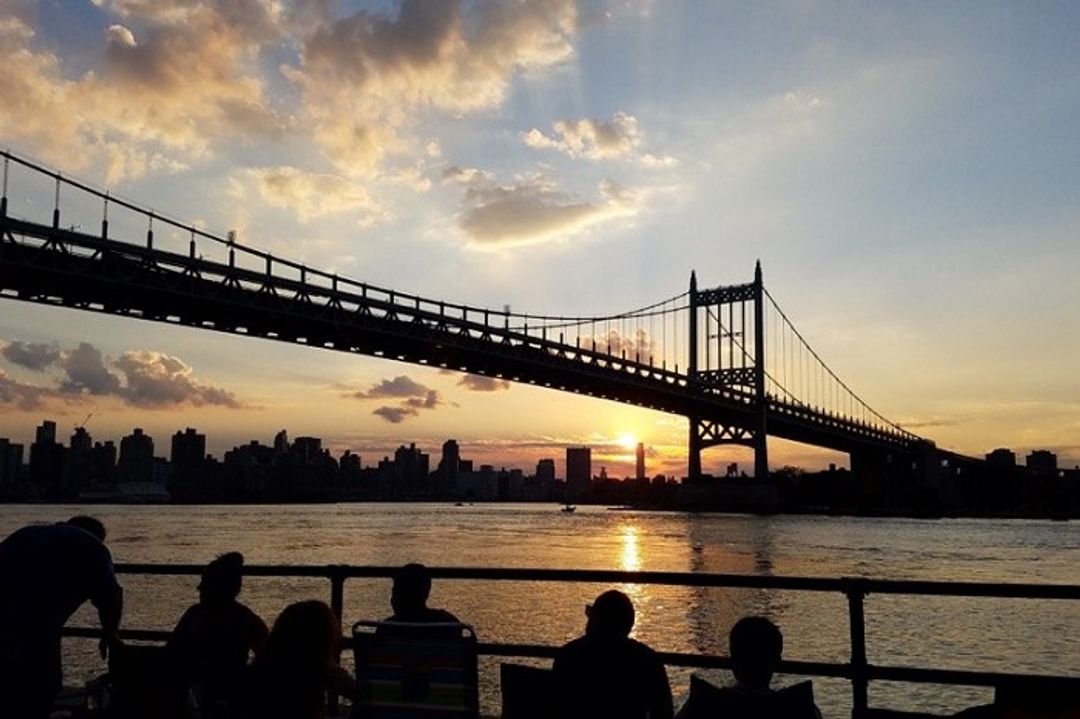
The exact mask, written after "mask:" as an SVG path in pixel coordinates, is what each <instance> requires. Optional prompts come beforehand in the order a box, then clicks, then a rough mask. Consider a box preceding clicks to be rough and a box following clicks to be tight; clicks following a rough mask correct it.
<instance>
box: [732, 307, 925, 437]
mask: <svg viewBox="0 0 1080 719" xmlns="http://www.w3.org/2000/svg"><path fill="white" fill-rule="evenodd" d="M763 291H764V295H765V298H766V299H767V300H768V302H767V304H766V320H765V323H766V327H767V328H768V332H769V335H770V336H769V337H768V339H769V341H768V342H767V343H766V347H767V349H766V358H765V370H766V374H765V376H766V388H767V389H766V391H767V392H768V393H770V394H773V395H776V396H779V397H784V398H787V399H788V400H789V401H791V402H795V403H797V404H800V405H802V406H806V407H811V408H814V409H816V410H818V411H820V412H825V413H827V414H830V415H836V416H843V417H846V418H848V419H852V420H856V421H858V422H861V423H863V424H868V425H870V424H883V425H886V426H887V427H889V428H891V429H894V430H896V431H898V432H902V433H904V434H910V433H909V432H908V431H907V430H905V429H904V428H903V427H901V426H900V425H899V424H897V423H895V422H893V421H891V420H889V419H888V418H887V417H885V416H884V415H882V414H881V413H880V412H878V411H877V410H875V409H874V408H873V407H871V406H870V404H869V403H867V402H866V401H865V400H864V399H862V397H860V396H859V395H858V394H857V393H856V392H855V391H854V390H852V389H851V388H850V387H849V386H848V385H847V383H845V382H844V381H843V380H842V379H840V377H838V376H837V375H836V373H835V372H834V371H833V370H832V368H830V367H829V366H828V364H826V363H825V361H824V360H823V359H821V357H820V356H819V355H818V353H817V352H816V351H815V350H814V348H813V347H811V346H810V343H809V342H807V341H806V338H804V337H803V335H802V333H800V332H799V330H798V329H797V328H796V327H795V325H794V323H792V322H791V320H790V319H789V318H788V316H787V314H785V313H784V311H783V310H782V309H781V308H780V305H779V304H778V303H777V302H776V300H775V299H774V298H773V296H772V295H771V294H769V291H768V290H763ZM744 351H745V350H744Z"/></svg>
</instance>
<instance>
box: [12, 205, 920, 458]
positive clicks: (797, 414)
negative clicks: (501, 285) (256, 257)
mask: <svg viewBox="0 0 1080 719" xmlns="http://www.w3.org/2000/svg"><path fill="white" fill-rule="evenodd" d="M0 226H2V227H3V229H4V231H5V234H6V237H4V238H0V243H8V244H14V245H18V246H20V247H23V248H25V249H28V250H32V251H35V252H45V253H53V252H54V253H56V254H57V257H58V258H60V259H61V260H62V262H63V263H72V262H79V261H82V262H84V263H85V262H94V263H97V262H101V268H100V269H101V271H102V272H105V271H107V270H108V268H109V267H110V266H111V267H112V268H114V269H115V268H117V267H122V266H123V264H124V263H128V265H130V266H131V267H138V268H144V269H147V268H152V272H150V271H149V269H147V271H148V272H149V274H148V281H149V282H150V283H151V285H152V288H151V289H152V290H153V291H156V292H160V291H162V289H163V288H165V287H168V286H169V285H170V284H172V285H174V286H175V287H176V288H177V290H178V291H179V290H181V289H183V290H189V291H191V292H198V291H204V292H210V293H212V294H213V295H214V297H215V299H218V300H220V301H236V300H237V296H242V295H247V296H248V299H249V300H252V298H253V297H258V298H259V299H258V301H259V302H266V301H272V302H276V303H278V304H277V306H276V307H275V309H276V310H277V311H284V310H286V309H288V308H290V307H291V308H292V309H294V310H297V311H299V310H304V311H305V312H310V311H313V310H316V311H320V312H327V311H331V312H339V313H343V314H344V315H345V316H346V317H348V316H353V317H356V318H363V319H374V320H380V321H383V322H386V323H394V324H395V325H400V327H402V328H408V329H409V331H415V330H417V329H419V330H421V331H424V332H427V333H429V334H431V333H433V334H434V335H439V336H441V338H442V340H444V341H448V342H450V341H455V340H457V341H473V342H476V343H480V344H482V345H486V346H487V348H488V350H490V351H492V352H506V351H509V352H514V353H516V354H518V355H520V354H521V353H522V352H532V353H534V354H535V355H536V360H537V361H541V362H547V363H552V362H564V363H569V365H568V366H570V367H571V368H573V367H578V368H580V369H583V370H587V371H590V372H601V373H610V374H611V375H612V376H621V377H625V378H626V379H627V380H629V381H632V382H638V383H641V384H642V385H646V386H649V387H652V388H654V389H659V390H661V391H664V392H666V393H674V394H678V395H685V396H687V397H688V398H692V397H707V398H709V399H711V400H712V401H718V402H722V403H726V404H728V405H731V406H736V407H743V408H749V407H750V405H751V404H752V403H753V397H752V396H751V395H750V394H749V393H747V392H743V391H739V390H736V389H732V388H716V387H706V386H704V385H700V386H699V385H698V384H697V383H694V382H692V381H691V380H689V379H688V378H687V376H686V375H685V374H682V373H680V372H678V371H677V369H676V370H671V369H668V368H666V367H657V366H655V365H654V364H653V363H652V362H651V360H650V361H649V362H643V361H642V360H641V358H640V357H637V356H635V357H627V356H626V355H625V353H624V354H622V355H613V354H611V353H609V352H605V351H603V350H602V349H600V350H598V349H597V348H596V347H595V346H594V347H589V346H588V345H586V346H584V347H583V346H581V345H580V343H577V344H574V345H569V344H566V343H564V342H563V341H562V336H561V335H560V336H559V339H558V340H554V339H549V337H548V335H547V332H546V330H545V329H544V328H542V327H541V328H540V329H539V330H530V329H529V328H528V327H527V326H525V327H520V326H519V327H510V326H509V325H508V322H507V320H506V317H503V318H502V319H503V322H502V323H500V322H498V321H497V320H498V313H495V312H494V311H491V310H487V309H483V308H478V307H470V306H467V305H454V304H449V303H445V302H442V301H436V300H430V299H426V298H423V297H420V296H418V295H408V294H403V293H399V292H396V291H394V290H384V289H381V288H377V287H374V286H370V285H366V284H364V283H354V282H352V281H349V280H344V279H339V278H337V277H336V276H331V275H325V276H326V277H329V278H332V282H331V284H330V286H325V285H324V284H320V283H313V282H312V281H311V279H310V278H311V276H312V274H321V273H317V271H314V270H310V271H305V269H304V268H303V267H302V266H301V265H297V264H295V263H290V262H288V261H281V260H273V259H272V258H270V256H269V255H265V254H260V256H262V257H265V258H266V263H267V264H266V268H265V270H264V271H257V270H252V269H250V268H247V267H243V266H239V265H237V264H236V262H235V260H234V257H233V253H234V250H235V249H236V248H234V247H230V252H229V260H228V264H224V263H220V262H215V261H213V260H207V259H203V258H202V257H200V256H198V255H197V252H196V250H195V249H194V246H193V247H192V249H191V250H190V251H189V253H188V254H187V255H184V254H179V253H175V252H169V251H166V250H163V249H161V248H155V247H153V243H152V241H150V242H148V244H147V245H146V246H143V245H136V244H132V243H129V242H122V241H118V240H114V239H108V238H106V237H98V236H94V235H88V234H85V233H81V232H76V231H74V230H66V229H63V228H52V227H45V226H41V225H38V224H36V223H32V222H28V221H25V220H19V219H16V218H10V217H4V218H0ZM31 238H32V240H33V241H31ZM40 259H41V258H40V257H34V258H33V259H32V260H30V261H32V262H33V263H34V268H35V270H37V271H40V270H41V268H42V265H41V264H40V262H39V260H40ZM274 262H279V263H284V264H286V265H287V266H289V267H293V268H294V269H297V270H298V271H299V276H298V277H289V276H281V275H279V274H277V273H276V271H275V267H274V264H273V263H274ZM72 271H73V272H75V273H76V274H77V275H79V277H82V278H84V279H85V278H86V276H87V272H86V268H83V267H79V268H77V269H73V270H72ZM73 279H74V278H73ZM129 281H131V282H135V281H136V280H135V279H134V278H133V277H132V278H129ZM65 286H66V288H67V290H68V291H70V289H71V287H72V286H73V285H72V284H67V283H66V284H65ZM0 289H3V288H0ZM8 293H9V290H5V294H8ZM24 294H25V293H17V294H16V296H18V297H21V298H24V299H25V297H24V296H23V295H24ZM268 298H270V299H269V300H268ZM32 299H33V300H34V301H38V302H45V303H50V304H59V305H65V304H69V303H70V299H69V298H66V297H61V296H56V297H53V296H52V295H49V294H47V293H45V294H43V295H42V296H39V297H33V298H32ZM180 299H182V298H180ZM252 301H253V300H252ZM98 304H99V305H100V303H98ZM178 304H180V306H182V304H181V303H178ZM77 306H82V307H83V308H84V309H88V310H92V311H110V310H106V308H105V307H104V305H100V306H95V303H85V302H84V303H83V304H82V305H77ZM111 311H113V312H119V313H121V314H126V315H129V316H134V317H139V318H144V319H158V320H160V321H165V322H172V323H182V324H193V325H194V326H198V327H203V328H206V329H213V330H218V331H226V332H232V333H236V334H244V335H248V334H253V333H255V331H254V330H253V329H249V328H247V327H243V326H239V325H238V326H235V327H232V326H228V324H227V323H226V324H224V325H222V324H219V323H214V322H207V321H206V320H201V321H200V320H199V319H195V320H193V321H192V320H185V318H184V316H183V314H184V313H183V311H182V310H181V309H177V311H176V314H164V315H163V316H162V317H151V316H147V315H146V314H145V313H144V312H142V311H141V310H140V309H138V308H137V307H128V308H114V309H112V310H111ZM493 317H495V318H496V321H495V322H492V318H493ZM261 334H263V335H265V336H267V337H269V338H271V339H280V340H286V341H287V338H284V337H280V336H277V334H276V333H274V332H271V331H266V332H263V333H261ZM293 341H295V342H298V343H302V344H308V342H307V340H306V338H302V337H297V338H295V339H294V340H293ZM330 348H331V349H346V350H349V351H352V350H354V348H351V347H350V348H342V347H330ZM371 354H374V355H375V356H381V357H387V358H390V359H405V357H403V356H396V355H395V353H394V352H392V351H391V352H386V351H383V350H374V351H373V352H371ZM420 363H421V364H425V362H424V361H423V360H421V361H420ZM452 369H465V370H466V371H468V368H460V367H453V368H452ZM489 374H490V373H489ZM508 378H510V379H515V380H519V379H520V378H518V377H513V376H511V377H508ZM526 381H528V380H526ZM544 384H545V386H554V384H555V383H552V382H550V381H548V382H545V383H544ZM598 396H601V397H602V398H604V395H598ZM768 403H769V412H770V415H771V416H773V417H774V418H776V419H777V420H780V421H788V422H792V423H801V424H802V425H805V426H810V427H814V428H816V429H818V430H820V431H821V432H828V433H832V434H836V435H839V436H844V437H848V438H851V439H854V440H856V441H858V440H870V441H877V442H881V443H884V444H888V445H892V446H900V447H903V446H904V445H905V444H906V443H908V442H909V441H911V440H912V438H913V437H914V435H901V434H898V433H897V432H896V431H895V430H893V429H892V428H889V427H879V426H877V425H875V424H872V423H865V422H861V421H859V420H856V419H852V418H849V417H844V416H841V415H835V414H830V413H825V412H823V411H821V410H819V409H817V408H813V407H810V406H806V405H802V404H799V403H795V402H790V401H784V400H782V399H780V398H777V397H769V398H768ZM638 404H641V405H643V406H653V405H651V404H650V403H649V402H648V401H647V400H643V401H641V402H638ZM657 408H658V407H657Z"/></svg>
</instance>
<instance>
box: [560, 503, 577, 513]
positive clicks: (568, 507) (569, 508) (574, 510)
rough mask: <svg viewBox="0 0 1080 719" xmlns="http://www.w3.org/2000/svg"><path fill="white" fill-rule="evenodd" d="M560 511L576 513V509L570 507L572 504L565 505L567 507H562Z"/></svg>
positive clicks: (572, 506)
mask: <svg viewBox="0 0 1080 719" xmlns="http://www.w3.org/2000/svg"><path fill="white" fill-rule="evenodd" d="M562 511H564V512H576V511H577V507H575V506H574V505H572V504H567V505H565V506H564V507H563V508H562Z"/></svg>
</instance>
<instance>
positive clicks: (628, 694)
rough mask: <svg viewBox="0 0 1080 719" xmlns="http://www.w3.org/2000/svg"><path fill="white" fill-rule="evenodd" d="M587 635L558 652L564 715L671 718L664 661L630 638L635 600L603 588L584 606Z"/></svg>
mask: <svg viewBox="0 0 1080 719" xmlns="http://www.w3.org/2000/svg"><path fill="white" fill-rule="evenodd" d="M585 615H586V616H587V617H588V622H587V623H586V625H585V636H583V637H579V638H578V639H575V640H573V641H572V642H570V643H568V644H566V645H564V646H563V647H562V648H561V649H559V651H558V653H557V654H556V655H555V667H554V683H555V691H556V703H557V706H558V707H559V712H558V716H560V717H574V718H577V717H580V718H581V719H585V718H586V717H588V718H589V719H616V718H618V719H638V718H639V717H640V718H642V719H644V718H645V717H648V718H649V719H670V717H671V716H672V715H673V713H674V712H673V709H672V704H671V687H670V685H669V684H668V678H667V672H666V671H665V669H664V665H663V663H662V662H661V661H660V658H659V657H658V656H657V654H656V652H654V651H653V650H652V649H650V648H649V647H647V646H645V645H644V644H642V643H641V642H639V641H636V640H634V639H631V638H630V630H631V629H633V627H634V605H633V604H631V603H630V598H629V597H627V596H626V595H625V594H623V593H622V592H619V591H616V590H610V591H607V592H604V593H603V594H601V595H600V596H599V597H597V598H596V600H595V601H594V602H593V603H592V605H591V606H589V607H586V609H585Z"/></svg>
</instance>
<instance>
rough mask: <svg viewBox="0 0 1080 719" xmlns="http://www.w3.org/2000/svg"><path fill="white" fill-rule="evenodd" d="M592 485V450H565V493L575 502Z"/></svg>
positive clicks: (569, 448)
mask: <svg viewBox="0 0 1080 719" xmlns="http://www.w3.org/2000/svg"><path fill="white" fill-rule="evenodd" d="M591 483H592V450H591V449H589V448H588V447H567V448H566V493H567V499H568V500H569V501H577V499H578V498H579V497H580V496H581V495H582V493H583V492H584V491H585V490H586V489H588V488H589V485H590V484H591Z"/></svg>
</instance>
